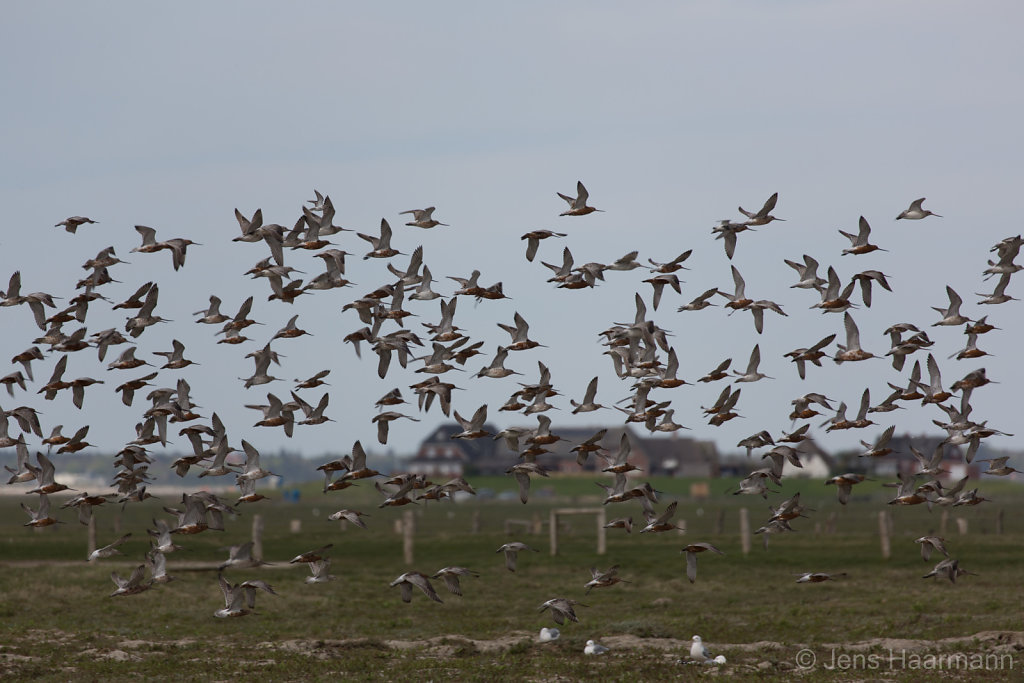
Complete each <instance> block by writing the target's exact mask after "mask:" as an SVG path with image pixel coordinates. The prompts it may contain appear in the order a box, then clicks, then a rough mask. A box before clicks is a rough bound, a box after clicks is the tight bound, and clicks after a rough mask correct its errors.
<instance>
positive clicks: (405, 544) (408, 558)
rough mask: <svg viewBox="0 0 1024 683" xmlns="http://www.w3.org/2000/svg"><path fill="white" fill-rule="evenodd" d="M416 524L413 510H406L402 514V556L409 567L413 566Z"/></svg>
mask: <svg viewBox="0 0 1024 683" xmlns="http://www.w3.org/2000/svg"><path fill="white" fill-rule="evenodd" d="M415 526H416V522H415V520H414V518H413V514H412V510H406V511H405V512H403V513H402V556H403V557H404V558H405V563H406V564H407V565H411V564H412V549H413V532H414V531H415Z"/></svg>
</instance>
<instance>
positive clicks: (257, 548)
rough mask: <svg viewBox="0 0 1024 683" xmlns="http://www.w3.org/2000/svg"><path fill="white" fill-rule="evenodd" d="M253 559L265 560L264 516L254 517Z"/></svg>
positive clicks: (257, 515)
mask: <svg viewBox="0 0 1024 683" xmlns="http://www.w3.org/2000/svg"><path fill="white" fill-rule="evenodd" d="M252 558H253V559H254V560H257V561H258V560H262V559H263V515H260V514H255V515H253V516H252Z"/></svg>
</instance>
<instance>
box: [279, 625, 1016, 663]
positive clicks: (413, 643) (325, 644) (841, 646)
mask: <svg viewBox="0 0 1024 683" xmlns="http://www.w3.org/2000/svg"><path fill="white" fill-rule="evenodd" d="M600 642H601V643H602V644H603V645H605V646H607V647H608V648H609V649H610V650H611V653H612V654H614V653H615V652H616V651H623V650H630V651H632V650H640V649H648V650H659V651H662V652H665V653H671V654H672V655H673V656H678V657H683V658H688V657H689V652H690V645H691V641H690V640H689V639H686V640H682V639H677V638H641V637H639V636H634V635H628V634H627V635H617V636H606V637H604V638H601V641H600ZM534 643H537V644H538V645H539V644H540V643H539V642H538V641H537V636H536V635H535V634H534V633H532V632H527V631H513V632H512V633H510V634H508V635H507V636H503V637H501V638H494V639H487V640H477V639H474V638H466V637H464V636H459V635H448V636H436V637H434V638H428V639H425V640H398V639H392V640H372V639H366V638H359V639H350V640H288V641H284V642H275V643H271V642H266V643H261V644H260V646H261V647H266V648H269V649H284V650H290V651H293V652H302V653H306V654H310V655H314V656H323V657H330V656H337V655H338V654H339V651H343V650H350V649H358V648H377V649H390V650H400V651H408V650H423V651H424V652H425V653H426V654H427V655H429V656H435V657H450V656H459V655H466V654H474V653H480V654H493V653H496V652H504V651H507V650H509V649H511V648H513V647H516V646H523V645H532V644H534ZM965 646H967V647H970V648H972V649H982V650H985V651H989V652H997V653H999V652H1020V651H1022V650H1024V631H982V632H980V633H976V634H974V635H971V636H960V637H954V638H942V639H939V640H912V639H900V638H872V639H869V640H862V641H857V642H851V643H815V644H808V643H780V642H777V641H772V640H759V641H757V642H753V643H714V642H710V643H708V644H707V647H708V649H709V650H711V651H712V652H715V653H719V652H721V653H724V654H726V655H728V654H729V653H734V654H740V653H746V654H750V655H760V656H771V655H772V654H778V653H790V652H797V651H799V650H800V649H803V648H810V649H814V650H830V649H835V650H843V651H851V652H859V651H869V650H893V651H906V652H935V651H946V650H956V649H962V648H964V647H965Z"/></svg>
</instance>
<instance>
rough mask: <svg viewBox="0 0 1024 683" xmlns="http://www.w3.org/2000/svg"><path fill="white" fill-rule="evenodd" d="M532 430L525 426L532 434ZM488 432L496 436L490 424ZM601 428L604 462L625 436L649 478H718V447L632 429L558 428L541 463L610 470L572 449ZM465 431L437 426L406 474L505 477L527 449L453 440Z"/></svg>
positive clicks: (559, 468) (557, 468)
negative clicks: (582, 458) (580, 457)
mask: <svg viewBox="0 0 1024 683" xmlns="http://www.w3.org/2000/svg"><path fill="white" fill-rule="evenodd" d="M532 428H533V425H530V426H523V429H527V430H528V429H532ZM484 429H486V430H488V431H491V432H495V433H496V431H497V430H495V429H494V427H493V426H491V425H485V426H484ZM601 429H606V433H605V435H604V437H603V438H602V439H601V440H600V441H599V442H598V444H599V445H600V447H601V449H602V450H603V453H604V456H605V457H606V458H614V457H615V456H616V455H617V454H618V453H619V450H620V448H621V444H622V437H623V435H624V434H625V435H627V438H628V439H629V444H630V446H629V449H630V452H629V462H630V463H632V464H634V465H636V466H637V467H639V468H640V470H641V471H642V472H643V473H644V474H645V475H665V476H678V477H714V476H718V452H717V450H716V448H715V445H714V443H712V442H708V441H698V440H696V439H691V438H687V437H678V436H677V435H675V434H673V435H672V436H669V437H658V438H652V437H646V436H640V435H638V434H637V433H636V432H635V431H634V430H633V429H631V428H630V427H629V426H628V425H617V426H614V427H602V426H592V427H557V426H552V428H551V433H552V434H553V435H555V436H558V437H560V440H559V441H556V442H555V443H553V444H549V445H547V446H546V448H547V451H548V452H545V453H541V454H539V455H538V456H537V462H538V463H539V464H540V465H541V466H543V467H545V468H546V469H548V470H550V471H552V472H564V473H578V472H581V471H584V472H599V471H601V469H602V468H603V467H606V466H607V463H606V462H605V459H604V458H602V457H600V456H598V455H596V454H595V453H590V454H589V455H588V456H587V458H586V461H585V462H584V464H583V466H582V467H581V466H580V465H579V464H578V461H577V453H575V452H573V450H572V449H573V448H574V447H575V446H577V445H578V444H581V443H583V442H584V441H586V440H588V439H590V438H592V437H593V436H594V435H595V434H597V433H598V432H599V431H600V430H601ZM460 431H461V427H459V426H458V425H457V424H454V423H449V424H444V425H441V426H439V427H438V428H437V429H435V430H434V431H433V432H432V433H431V434H430V435H429V436H427V438H426V439H424V440H423V442H422V443H421V444H420V447H419V449H418V450H417V452H416V455H415V456H414V457H413V458H412V459H411V460H410V461H409V462H408V470H409V471H410V472H412V473H415V474H423V475H426V476H430V477H438V478H440V477H449V478H450V477H457V476H461V475H481V474H482V475H492V474H504V473H505V471H506V470H508V468H509V467H511V466H512V465H514V464H515V463H517V462H519V453H521V452H522V451H523V450H525V449H526V448H527V444H526V442H525V439H523V440H521V441H520V450H519V451H512V450H509V448H508V446H507V445H506V444H505V441H504V440H503V439H498V440H495V439H493V438H488V437H484V438H482V439H472V440H466V439H452V438H451V437H452V435H453V434H457V433H458V432H460Z"/></svg>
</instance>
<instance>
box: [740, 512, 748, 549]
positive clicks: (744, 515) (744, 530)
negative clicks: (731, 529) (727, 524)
mask: <svg viewBox="0 0 1024 683" xmlns="http://www.w3.org/2000/svg"><path fill="white" fill-rule="evenodd" d="M740 548H742V549H743V554H744V555H749V554H750V513H749V512H748V511H747V508H740Z"/></svg>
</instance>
